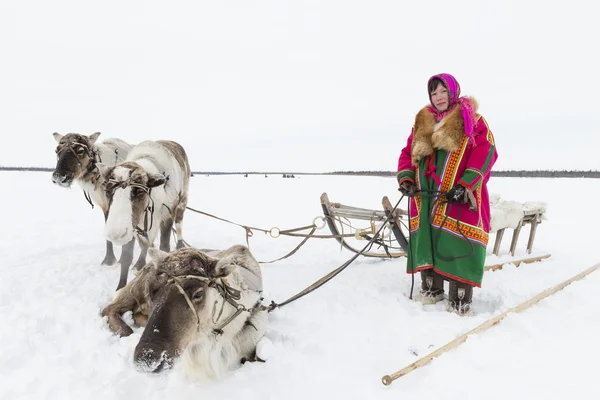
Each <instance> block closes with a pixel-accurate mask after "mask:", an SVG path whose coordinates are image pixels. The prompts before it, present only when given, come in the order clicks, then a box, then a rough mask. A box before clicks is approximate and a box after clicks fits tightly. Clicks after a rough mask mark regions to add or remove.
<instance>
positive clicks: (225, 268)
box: [211, 256, 237, 278]
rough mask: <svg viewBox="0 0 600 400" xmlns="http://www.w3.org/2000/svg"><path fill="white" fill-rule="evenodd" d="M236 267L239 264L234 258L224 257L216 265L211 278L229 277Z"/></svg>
mask: <svg viewBox="0 0 600 400" xmlns="http://www.w3.org/2000/svg"><path fill="white" fill-rule="evenodd" d="M236 267H237V264H236V263H235V261H234V258H233V257H231V256H230V257H223V258H221V259H220V260H219V261H217V263H216V264H215V266H214V268H213V270H212V273H211V276H212V277H213V278H223V277H226V276H227V275H229V274H231V273H232V272H233V271H234V270H235V268H236Z"/></svg>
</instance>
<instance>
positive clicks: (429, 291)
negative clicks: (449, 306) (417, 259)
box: [415, 269, 444, 304]
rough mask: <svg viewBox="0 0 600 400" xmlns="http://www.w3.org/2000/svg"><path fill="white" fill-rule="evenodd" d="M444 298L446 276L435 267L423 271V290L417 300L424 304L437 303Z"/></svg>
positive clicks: (416, 297)
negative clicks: (437, 271)
mask: <svg viewBox="0 0 600 400" xmlns="http://www.w3.org/2000/svg"><path fill="white" fill-rule="evenodd" d="M443 299H444V277H443V276H442V275H440V274H438V273H436V272H435V271H434V270H433V269H426V270H424V271H421V291H420V292H419V293H418V294H417V295H416V296H415V300H417V301H420V302H422V303H423V304H435V303H437V302H438V301H441V300H443Z"/></svg>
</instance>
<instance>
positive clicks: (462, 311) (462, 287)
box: [448, 280, 473, 315]
mask: <svg viewBox="0 0 600 400" xmlns="http://www.w3.org/2000/svg"><path fill="white" fill-rule="evenodd" d="M472 302H473V286H471V285H469V284H467V283H462V282H457V281H452V280H451V281H450V284H449V288H448V311H450V312H455V313H457V314H458V315H470V314H471V313H472V311H471V304H472Z"/></svg>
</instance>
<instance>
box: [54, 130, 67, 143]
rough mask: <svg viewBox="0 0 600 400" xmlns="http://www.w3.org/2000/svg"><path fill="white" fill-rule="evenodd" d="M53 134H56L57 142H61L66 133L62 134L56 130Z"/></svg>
mask: <svg viewBox="0 0 600 400" xmlns="http://www.w3.org/2000/svg"><path fill="white" fill-rule="evenodd" d="M52 136H54V140H56V143H60V139H62V138H63V136H64V135H61V134H60V133H58V132H54V133H53V134H52Z"/></svg>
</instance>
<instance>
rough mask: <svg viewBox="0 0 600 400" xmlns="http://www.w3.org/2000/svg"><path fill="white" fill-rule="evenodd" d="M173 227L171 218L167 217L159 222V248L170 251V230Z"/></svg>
mask: <svg viewBox="0 0 600 400" xmlns="http://www.w3.org/2000/svg"><path fill="white" fill-rule="evenodd" d="M172 229H173V218H172V217H169V218H168V219H167V220H165V221H163V222H162V223H161V224H160V249H161V250H162V251H165V252H167V253H168V252H170V251H171V230H172Z"/></svg>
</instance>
